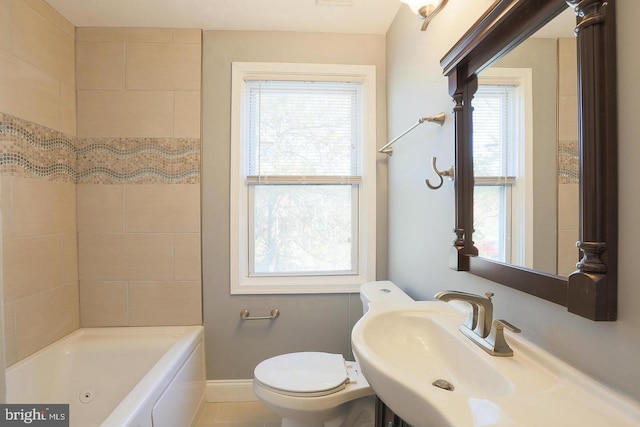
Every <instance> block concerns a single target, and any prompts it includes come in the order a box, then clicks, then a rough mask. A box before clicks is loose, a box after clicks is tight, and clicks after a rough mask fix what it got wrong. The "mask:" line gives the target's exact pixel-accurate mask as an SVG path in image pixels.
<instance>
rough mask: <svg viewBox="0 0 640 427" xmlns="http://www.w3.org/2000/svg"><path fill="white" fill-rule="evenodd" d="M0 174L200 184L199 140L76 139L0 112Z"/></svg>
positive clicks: (87, 180) (97, 181)
mask: <svg viewBox="0 0 640 427" xmlns="http://www.w3.org/2000/svg"><path fill="white" fill-rule="evenodd" d="M0 174H3V175H11V176H19V177H26V178H41V179H42V178H44V179H47V180H50V181H60V182H74V183H82V184H91V183H93V184H121V183H128V184H198V183H199V182H200V139H198V138H75V137H71V136H68V135H65V134H63V133H61V132H58V131H54V130H51V129H49V128H46V127H44V126H40V125H37V124H34V123H31V122H28V121H25V120H22V119H19V118H16V117H13V116H11V115H8V114H4V113H0Z"/></svg>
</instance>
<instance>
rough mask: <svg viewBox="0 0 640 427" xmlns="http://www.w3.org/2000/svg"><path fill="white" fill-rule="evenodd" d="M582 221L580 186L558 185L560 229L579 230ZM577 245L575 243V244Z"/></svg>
mask: <svg viewBox="0 0 640 427" xmlns="http://www.w3.org/2000/svg"><path fill="white" fill-rule="evenodd" d="M579 221H580V190H579V184H560V185H558V228H559V229H561V230H562V229H571V230H577V229H578V227H579ZM574 243H575V242H574Z"/></svg>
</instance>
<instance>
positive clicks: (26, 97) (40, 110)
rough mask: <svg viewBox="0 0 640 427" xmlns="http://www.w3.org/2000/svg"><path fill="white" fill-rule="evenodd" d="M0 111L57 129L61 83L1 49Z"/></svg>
mask: <svg viewBox="0 0 640 427" xmlns="http://www.w3.org/2000/svg"><path fill="white" fill-rule="evenodd" d="M0 111H2V112H4V113H8V114H11V115H13V116H16V117H20V118H22V119H25V120H29V121H32V122H34V123H38V124H41V125H44V126H48V127H50V128H52V129H55V130H60V129H59V125H60V83H59V82H58V81H57V80H56V79H55V78H54V77H53V76H51V75H49V74H47V73H45V72H44V71H42V70H39V69H38V68H36V67H34V66H32V65H30V64H28V63H26V62H24V61H22V60H20V59H19V58H17V57H15V56H13V55H10V54H8V53H6V52H4V51H1V50H0Z"/></svg>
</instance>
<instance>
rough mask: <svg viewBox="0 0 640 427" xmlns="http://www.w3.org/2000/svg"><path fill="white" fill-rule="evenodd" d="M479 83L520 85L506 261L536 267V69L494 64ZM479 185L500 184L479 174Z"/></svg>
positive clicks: (508, 200) (507, 184)
mask: <svg viewBox="0 0 640 427" xmlns="http://www.w3.org/2000/svg"><path fill="white" fill-rule="evenodd" d="M478 84H479V85H483V84H484V85H500V84H514V85H516V86H517V97H518V98H517V101H516V109H517V111H516V114H517V116H518V121H519V122H520V123H521V124H522V126H520V132H521V134H520V136H519V140H520V141H522V145H521V146H519V147H518V150H520V154H519V155H518V160H517V162H518V164H517V165H516V167H517V173H516V176H515V180H514V181H513V182H504V184H502V185H504V186H505V189H506V201H505V203H506V204H508V206H506V212H505V216H507V218H506V224H505V227H506V230H504V232H505V236H506V239H507V241H506V246H505V247H506V251H507V254H506V262H508V263H510V264H516V265H521V266H524V267H529V268H532V267H533V240H534V236H533V72H532V69H531V68H500V67H491V68H488V69H486V70H484V71H483V72H482V73H481V74H480V76H478ZM476 184H477V185H501V184H500V183H498V182H489V180H483V179H481V178H476Z"/></svg>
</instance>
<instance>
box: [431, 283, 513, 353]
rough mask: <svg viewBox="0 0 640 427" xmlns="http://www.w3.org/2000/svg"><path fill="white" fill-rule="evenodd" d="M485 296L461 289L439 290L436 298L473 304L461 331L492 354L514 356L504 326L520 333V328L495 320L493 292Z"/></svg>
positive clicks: (461, 326)
mask: <svg viewBox="0 0 640 427" xmlns="http://www.w3.org/2000/svg"><path fill="white" fill-rule="evenodd" d="M484 295H485V296H481V295H476V294H470V293H466V292H459V291H443V292H438V293H437V294H436V295H435V298H436V299H438V300H440V301H444V302H449V301H454V300H457V301H464V302H466V303H469V304H470V305H471V313H470V314H469V318H468V319H467V321H466V322H465V323H464V324H462V325H460V332H462V333H463V334H464V335H466V336H467V337H468V338H469V339H471V341H473V342H474V343H476V344H477V345H478V346H479V347H480V348H482V349H483V350H484V351H486V352H487V353H489V354H491V355H492V356H513V350H512V349H511V347H509V345H508V344H507V341H506V340H505V339H504V328H505V327H506V328H507V329H509V330H510V331H512V332H515V333H519V332H520V329H518V328H517V327H515V326H513V325H512V324H511V323H509V322H507V321H506V320H495V321H494V320H493V302H492V301H491V298H492V297H493V293H492V292H487V293H485V294H484Z"/></svg>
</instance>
